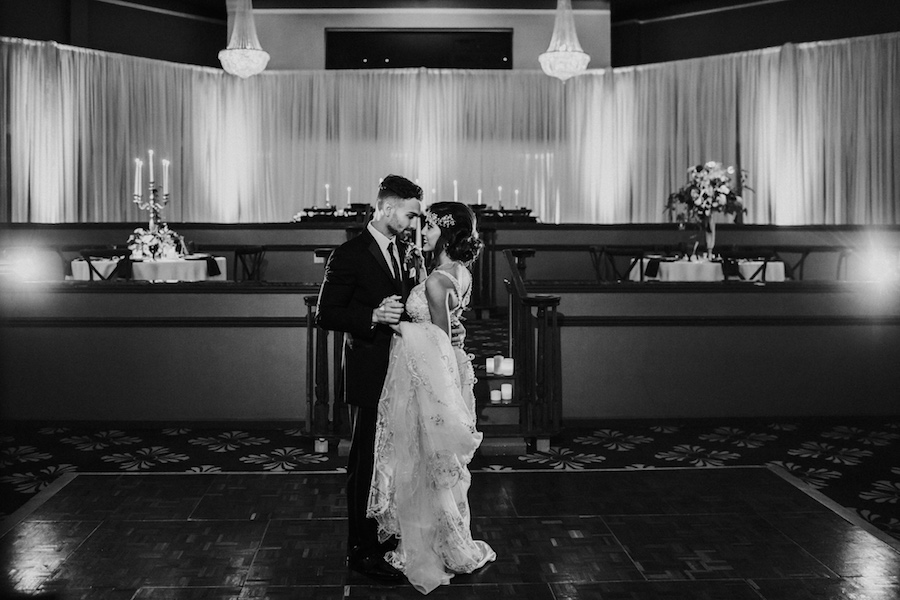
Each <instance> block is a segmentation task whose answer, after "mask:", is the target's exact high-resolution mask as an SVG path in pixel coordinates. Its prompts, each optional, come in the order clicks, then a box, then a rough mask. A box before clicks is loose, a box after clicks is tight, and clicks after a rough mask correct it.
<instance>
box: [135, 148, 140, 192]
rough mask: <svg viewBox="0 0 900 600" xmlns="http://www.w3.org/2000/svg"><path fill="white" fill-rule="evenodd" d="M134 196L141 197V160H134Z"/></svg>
mask: <svg viewBox="0 0 900 600" xmlns="http://www.w3.org/2000/svg"><path fill="white" fill-rule="evenodd" d="M134 195H135V196H136V197H139V196H140V195H141V159H139V158H136V159H134Z"/></svg>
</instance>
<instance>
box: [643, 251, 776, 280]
mask: <svg viewBox="0 0 900 600" xmlns="http://www.w3.org/2000/svg"><path fill="white" fill-rule="evenodd" d="M653 260H658V261H659V272H658V273H657V274H656V275H655V276H648V275H647V274H646V269H647V266H648V265H650V263H651V261H653ZM763 264H765V266H766V269H765V270H766V279H765V280H766V282H778V281H784V263H783V262H781V261H776V260H770V261H767V262H766V261H761V260H739V261H737V266H738V270H739V271H740V273H741V277H742V278H743V279H745V280H747V281H762V269H761V267H762V266H763ZM642 272H643V273H645V274H644V279H643V280H644V281H722V280H723V279H725V276H724V274H723V272H722V261H721V260H709V259H700V260H685V259H679V260H667V259H653V258H652V257H644V258H641V259H639V260H638V261H637V262H636V263H635V265H634V267H633V268H632V269H631V272H629V273H628V278H629V279H630V280H631V281H641V273H642Z"/></svg>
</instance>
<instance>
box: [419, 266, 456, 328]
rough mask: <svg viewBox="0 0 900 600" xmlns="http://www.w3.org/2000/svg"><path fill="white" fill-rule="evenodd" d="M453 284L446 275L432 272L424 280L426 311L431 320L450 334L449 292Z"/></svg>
mask: <svg viewBox="0 0 900 600" xmlns="http://www.w3.org/2000/svg"><path fill="white" fill-rule="evenodd" d="M452 290H453V284H452V283H451V282H450V280H449V279H448V278H446V277H442V276H440V275H438V274H437V273H432V274H431V275H429V276H428V279H426V280H425V297H426V298H427V299H428V311H429V312H430V313H431V322H432V323H434V324H435V325H437V326H438V327H440V328H441V330H442V331H444V332H445V333H446V334H447V337H451V335H450V292H451V291H452Z"/></svg>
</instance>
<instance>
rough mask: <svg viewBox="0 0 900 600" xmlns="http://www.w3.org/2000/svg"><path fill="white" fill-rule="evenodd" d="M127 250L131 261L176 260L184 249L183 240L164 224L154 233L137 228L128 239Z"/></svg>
mask: <svg viewBox="0 0 900 600" xmlns="http://www.w3.org/2000/svg"><path fill="white" fill-rule="evenodd" d="M128 249H129V250H131V258H132V259H133V260H155V259H158V258H177V257H178V256H179V255H180V252H179V251H180V250H183V249H184V238H183V237H182V236H180V235H178V234H177V233H175V232H174V231H172V230H171V229H169V226H168V225H166V224H163V225H162V226H160V227H158V228H156V230H155V231H154V230H153V229H144V228H143V227H138V228H137V229H135V230H134V233H132V234H131V236H129V238H128Z"/></svg>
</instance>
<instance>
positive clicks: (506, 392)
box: [500, 383, 512, 400]
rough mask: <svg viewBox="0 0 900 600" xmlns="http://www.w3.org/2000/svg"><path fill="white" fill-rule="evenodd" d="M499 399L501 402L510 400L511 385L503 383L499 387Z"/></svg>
mask: <svg viewBox="0 0 900 600" xmlns="http://www.w3.org/2000/svg"><path fill="white" fill-rule="evenodd" d="M500 398H502V399H503V400H512V384H511V383H504V384H502V385H501V386H500Z"/></svg>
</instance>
